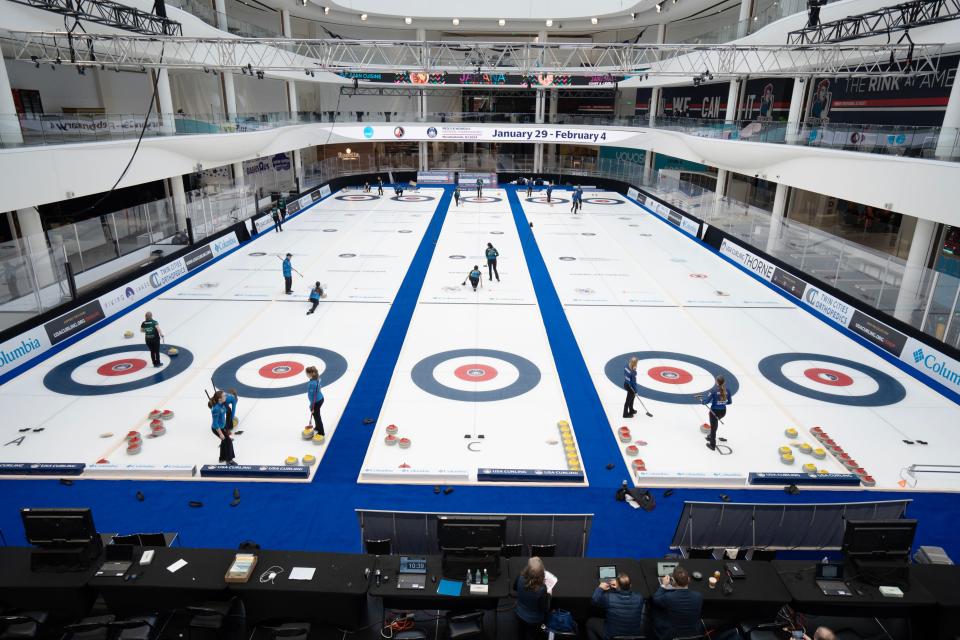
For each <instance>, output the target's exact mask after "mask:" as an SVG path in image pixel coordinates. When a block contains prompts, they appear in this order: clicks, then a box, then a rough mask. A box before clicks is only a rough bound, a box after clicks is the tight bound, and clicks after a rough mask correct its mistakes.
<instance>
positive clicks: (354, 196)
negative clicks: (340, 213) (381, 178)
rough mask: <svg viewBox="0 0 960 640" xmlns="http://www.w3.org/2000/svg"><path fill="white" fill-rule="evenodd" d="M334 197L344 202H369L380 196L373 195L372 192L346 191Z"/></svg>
mask: <svg viewBox="0 0 960 640" xmlns="http://www.w3.org/2000/svg"><path fill="white" fill-rule="evenodd" d="M335 198H336V199H337V200H343V201H344V202H370V201H372V200H379V199H380V196H375V195H373V194H372V193H348V194H346V195H343V196H335Z"/></svg>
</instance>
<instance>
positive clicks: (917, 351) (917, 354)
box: [913, 349, 923, 364]
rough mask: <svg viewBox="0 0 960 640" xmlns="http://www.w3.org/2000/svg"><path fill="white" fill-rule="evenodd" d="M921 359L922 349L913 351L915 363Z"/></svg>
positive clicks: (918, 362)
mask: <svg viewBox="0 0 960 640" xmlns="http://www.w3.org/2000/svg"><path fill="white" fill-rule="evenodd" d="M922 360H923V349H917V350H916V351H914V352H913V361H914V362H915V363H917V364H920V362H921V361H922Z"/></svg>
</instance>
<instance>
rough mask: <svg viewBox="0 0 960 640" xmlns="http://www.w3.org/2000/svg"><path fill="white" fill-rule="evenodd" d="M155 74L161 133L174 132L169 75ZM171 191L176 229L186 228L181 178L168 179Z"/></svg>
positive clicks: (160, 71) (184, 196)
mask: <svg viewBox="0 0 960 640" xmlns="http://www.w3.org/2000/svg"><path fill="white" fill-rule="evenodd" d="M154 73H156V74H157V101H158V102H159V103H160V117H161V118H162V120H161V122H162V127H163V131H164V132H167V133H170V132H173V131H176V123H175V122H174V117H173V114H174V111H173V95H172V94H171V93H170V73H169V71H168V70H167V68H166V67H162V68H160V69H158V70H157V71H155V72H154ZM170 184H171V190H172V191H173V212H174V217H175V219H176V221H177V229H186V228H187V196H186V194H185V193H184V190H183V178H182V177H180V176H179V175H177V176H173V177H171V178H170Z"/></svg>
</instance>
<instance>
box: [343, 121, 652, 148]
mask: <svg viewBox="0 0 960 640" xmlns="http://www.w3.org/2000/svg"><path fill="white" fill-rule="evenodd" d="M334 131H335V132H336V133H337V134H338V135H340V136H342V137H344V138H348V139H355V140H417V141H419V140H437V141H440V140H450V141H469V142H548V143H559V144H577V143H580V144H616V143H620V142H624V141H626V140H629V139H631V138H634V137H636V136H637V135H642V134H643V132H642V131H636V130H635V131H620V130H617V129H606V128H603V127H565V126H558V125H545V124H530V125H509V124H507V125H503V124H498V123H490V124H476V125H468V124H462V125H461V124H441V125H392V124H389V123H387V124H369V125H362V124H361V125H352V126H339V125H338V126H336V128H335V129H334Z"/></svg>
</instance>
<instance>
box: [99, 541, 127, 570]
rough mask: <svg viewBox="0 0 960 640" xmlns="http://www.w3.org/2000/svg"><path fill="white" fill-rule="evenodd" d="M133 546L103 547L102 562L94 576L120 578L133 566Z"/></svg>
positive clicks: (112, 545) (115, 545)
mask: <svg viewBox="0 0 960 640" xmlns="http://www.w3.org/2000/svg"><path fill="white" fill-rule="evenodd" d="M133 549H134V547H133V545H129V544H108V545H107V546H106V547H104V562H103V564H101V565H100V568H99V569H98V570H97V573H96V575H98V576H106V577H114V578H122V577H123V574H125V573H126V572H127V569H129V568H130V566H131V565H132V564H133Z"/></svg>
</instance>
